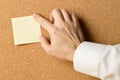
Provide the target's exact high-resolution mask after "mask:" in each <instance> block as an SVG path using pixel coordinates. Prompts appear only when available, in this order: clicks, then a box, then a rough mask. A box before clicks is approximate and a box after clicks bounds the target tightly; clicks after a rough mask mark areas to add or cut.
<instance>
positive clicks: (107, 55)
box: [73, 42, 120, 80]
mask: <svg viewBox="0 0 120 80" xmlns="http://www.w3.org/2000/svg"><path fill="white" fill-rule="evenodd" d="M73 66H74V69H75V70H76V71H79V72H82V73H85V74H88V75H91V76H94V77H97V78H100V79H102V80H120V45H115V46H111V45H103V44H97V43H91V42H83V43H81V44H80V45H79V46H78V47H77V49H76V51H75V54H74V58H73Z"/></svg>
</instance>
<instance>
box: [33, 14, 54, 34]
mask: <svg viewBox="0 0 120 80" xmlns="http://www.w3.org/2000/svg"><path fill="white" fill-rule="evenodd" d="M33 17H34V18H35V20H36V21H37V22H38V23H39V24H41V25H42V27H43V28H44V29H45V30H47V31H48V32H49V33H50V32H51V31H52V29H53V27H52V26H53V25H52V24H51V23H50V22H48V21H47V20H46V19H44V18H43V17H41V16H40V15H38V14H34V15H33Z"/></svg>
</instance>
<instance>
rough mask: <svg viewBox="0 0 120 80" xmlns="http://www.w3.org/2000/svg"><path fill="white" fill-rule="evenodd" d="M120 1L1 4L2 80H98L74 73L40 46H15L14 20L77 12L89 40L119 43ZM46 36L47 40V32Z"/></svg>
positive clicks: (15, 0)
mask: <svg viewBox="0 0 120 80" xmlns="http://www.w3.org/2000/svg"><path fill="white" fill-rule="evenodd" d="M119 4H120V0H99V1H98V0H0V80H98V79H96V78H94V77H91V76H88V75H85V74H82V73H78V72H75V71H74V69H73V66H72V63H70V62H67V61H62V60H59V59H56V58H54V57H52V56H50V55H47V54H46V53H45V51H44V50H43V49H42V47H41V46H40V43H35V44H29V45H23V46H15V45H14V42H13V33H12V25H11V18H13V17H21V16H28V15H32V14H33V13H34V12H38V13H40V14H41V15H42V16H44V17H45V18H48V16H49V13H50V12H51V11H52V9H54V8H66V9H67V10H68V11H70V12H75V13H76V14H77V15H78V16H79V18H80V21H81V26H82V28H83V30H84V33H85V36H86V40H89V41H94V42H98V43H105V44H116V43H120V28H119V27H120V23H119V21H120V5H119ZM43 34H44V35H46V36H47V33H46V31H45V30H43Z"/></svg>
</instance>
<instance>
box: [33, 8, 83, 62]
mask: <svg viewBox="0 0 120 80" xmlns="http://www.w3.org/2000/svg"><path fill="white" fill-rule="evenodd" d="M33 16H34V18H35V20H36V21H37V22H38V23H40V24H41V25H42V27H43V28H44V29H45V30H47V31H48V33H49V34H50V42H49V41H48V39H47V38H46V37H44V36H41V37H40V40H41V46H42V47H43V48H44V50H45V51H46V52H47V53H48V54H50V55H53V56H55V57H57V58H61V59H65V60H69V61H73V55H74V52H75V50H76V48H77V46H78V45H79V44H80V43H81V42H82V41H83V40H84V36H83V33H82V30H81V28H80V24H79V21H78V19H77V17H76V15H75V14H74V13H72V14H70V13H69V12H67V11H66V10H65V9H61V10H60V9H54V10H53V11H52V13H51V14H50V21H47V20H45V19H44V18H42V17H41V16H40V15H38V14H34V15H33Z"/></svg>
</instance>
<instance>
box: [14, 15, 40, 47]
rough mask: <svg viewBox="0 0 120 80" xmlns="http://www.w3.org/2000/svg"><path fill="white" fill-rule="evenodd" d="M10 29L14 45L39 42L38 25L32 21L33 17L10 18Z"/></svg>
mask: <svg viewBox="0 0 120 80" xmlns="http://www.w3.org/2000/svg"><path fill="white" fill-rule="evenodd" d="M12 28H13V35H14V44H15V45H20V44H28V43H34V42H40V40H39V36H40V35H41V28H40V24H39V23H37V22H36V21H35V20H34V18H33V16H26V17H18V18H12Z"/></svg>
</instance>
